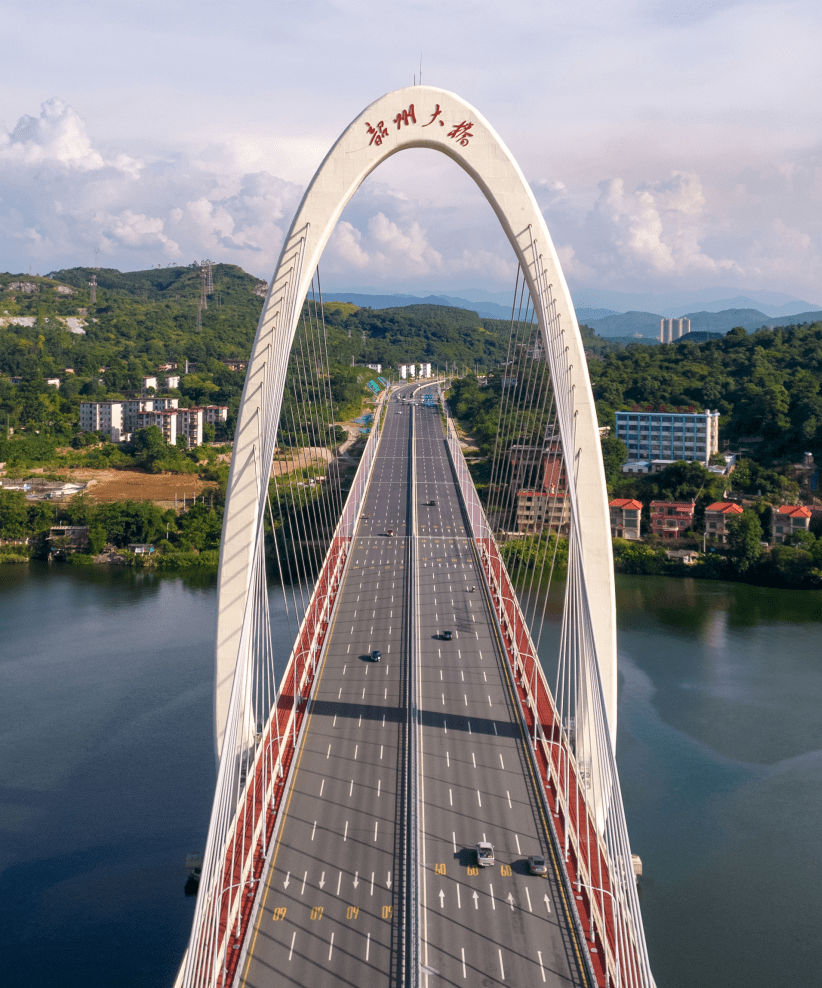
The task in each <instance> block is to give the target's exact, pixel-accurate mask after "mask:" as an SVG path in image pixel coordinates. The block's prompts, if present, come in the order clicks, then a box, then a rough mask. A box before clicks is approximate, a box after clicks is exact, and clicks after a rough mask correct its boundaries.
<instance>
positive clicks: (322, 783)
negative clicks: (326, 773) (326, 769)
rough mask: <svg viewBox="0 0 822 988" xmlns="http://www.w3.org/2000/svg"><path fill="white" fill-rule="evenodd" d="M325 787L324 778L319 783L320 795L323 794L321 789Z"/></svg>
mask: <svg viewBox="0 0 822 988" xmlns="http://www.w3.org/2000/svg"><path fill="white" fill-rule="evenodd" d="M324 788H325V779H323V780H322V782H321V783H320V796H322V794H323V789H324Z"/></svg>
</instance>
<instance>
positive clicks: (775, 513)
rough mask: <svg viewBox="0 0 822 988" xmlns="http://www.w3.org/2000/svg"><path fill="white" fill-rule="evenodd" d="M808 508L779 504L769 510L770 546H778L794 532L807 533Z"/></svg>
mask: <svg viewBox="0 0 822 988" xmlns="http://www.w3.org/2000/svg"><path fill="white" fill-rule="evenodd" d="M811 515H812V511H811V509H810V508H806V507H804V505H802V506H797V505H795V504H780V505H779V507H774V508H771V544H772V545H780V544H781V543H782V542H784V541H785V539H786V538H787V537H788V536H789V535H793V533H794V532H808V531H810V527H811Z"/></svg>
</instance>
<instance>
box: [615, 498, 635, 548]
mask: <svg viewBox="0 0 822 988" xmlns="http://www.w3.org/2000/svg"><path fill="white" fill-rule="evenodd" d="M608 510H609V512H610V514H611V538H614V539H631V540H632V541H635V540H637V539H638V538H639V537H640V523H641V521H642V501H636V500H634V499H633V498H627V497H618V498H616V499H615V500H614V501H611V502H609V504H608Z"/></svg>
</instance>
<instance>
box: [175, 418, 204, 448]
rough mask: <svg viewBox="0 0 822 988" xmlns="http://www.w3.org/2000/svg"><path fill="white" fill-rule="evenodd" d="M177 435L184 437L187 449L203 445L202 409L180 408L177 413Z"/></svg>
mask: <svg viewBox="0 0 822 988" xmlns="http://www.w3.org/2000/svg"><path fill="white" fill-rule="evenodd" d="M177 435H178V436H185V439H186V442H187V443H188V448H189V449H193V448H194V447H195V446H202V445H203V409H202V408H180V409H178V411H177Z"/></svg>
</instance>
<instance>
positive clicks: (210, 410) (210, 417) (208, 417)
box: [203, 405, 228, 425]
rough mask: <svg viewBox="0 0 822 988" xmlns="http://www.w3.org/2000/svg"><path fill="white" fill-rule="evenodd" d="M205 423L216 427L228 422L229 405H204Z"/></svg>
mask: <svg viewBox="0 0 822 988" xmlns="http://www.w3.org/2000/svg"><path fill="white" fill-rule="evenodd" d="M203 421H204V422H210V423H211V424H212V425H216V424H217V423H218V422H227V421H228V405H203Z"/></svg>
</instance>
